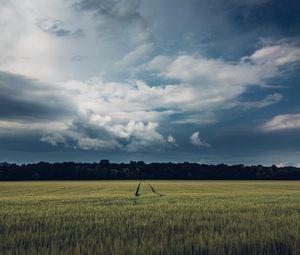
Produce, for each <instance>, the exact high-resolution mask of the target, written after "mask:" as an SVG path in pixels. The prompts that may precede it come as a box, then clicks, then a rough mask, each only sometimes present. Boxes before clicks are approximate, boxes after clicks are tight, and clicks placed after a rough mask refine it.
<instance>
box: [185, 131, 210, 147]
mask: <svg viewBox="0 0 300 255" xmlns="http://www.w3.org/2000/svg"><path fill="white" fill-rule="evenodd" d="M190 141H191V143H192V144H193V145H196V146H200V147H210V144H208V143H206V142H205V141H203V140H202V139H201V138H200V134H199V132H195V133H193V134H192V135H191V137H190Z"/></svg>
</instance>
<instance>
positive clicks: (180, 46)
mask: <svg viewBox="0 0 300 255" xmlns="http://www.w3.org/2000/svg"><path fill="white" fill-rule="evenodd" d="M141 8H142V10H141V12H142V14H143V15H144V16H145V17H146V18H147V19H148V21H149V24H151V27H150V28H151V29H152V30H153V31H154V33H155V35H156V36H157V37H158V39H159V41H160V42H162V43H164V44H165V45H161V47H162V48H163V50H165V51H168V52H171V53H173V54H174V53H177V52H178V51H186V52H190V53H192V54H195V52H198V53H200V54H201V55H204V54H206V55H207V56H209V57H220V56H221V57H223V58H226V59H229V60H236V59H237V58H239V57H240V56H245V55H248V54H249V53H251V52H253V50H254V49H255V48H256V47H257V43H258V42H259V40H260V39H261V38H273V39H275V40H277V39H280V38H282V37H295V36H298V35H299V33H300V15H298V14H299V11H300V2H299V1H297V0H291V1H271V0H255V1H250V0H244V1H238V0H230V1H229V0H217V1H210V0H203V1H197V0H186V1H181V0H165V1H160V0H152V1H143V4H142V7H141ZM174 24H176V25H174Z"/></svg>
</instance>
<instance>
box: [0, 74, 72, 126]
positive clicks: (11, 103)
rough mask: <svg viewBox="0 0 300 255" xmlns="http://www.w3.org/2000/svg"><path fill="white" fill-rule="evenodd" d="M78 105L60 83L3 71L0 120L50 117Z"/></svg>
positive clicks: (70, 111)
mask: <svg viewBox="0 0 300 255" xmlns="http://www.w3.org/2000/svg"><path fill="white" fill-rule="evenodd" d="M75 109H76V107H75V106H74V104H73V103H72V102H71V101H70V100H68V98H66V97H65V96H63V95H61V94H60V93H59V91H58V87H55V86H50V85H49V84H44V83H40V82H38V81H37V80H33V79H29V78H27V77H25V76H21V75H16V74H12V73H7V72H1V71H0V120H31V121H51V120H56V119H63V118H65V117H66V116H69V115H71V114H72V113H73V112H74V110H75Z"/></svg>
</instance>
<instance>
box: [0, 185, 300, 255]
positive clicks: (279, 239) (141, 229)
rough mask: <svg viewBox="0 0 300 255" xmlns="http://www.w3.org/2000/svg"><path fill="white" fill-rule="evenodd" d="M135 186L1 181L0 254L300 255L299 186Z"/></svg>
mask: <svg viewBox="0 0 300 255" xmlns="http://www.w3.org/2000/svg"><path fill="white" fill-rule="evenodd" d="M147 183H150V184H152V186H153V187H154V189H155V190H156V191H157V192H159V193H162V194H163V196H159V195H157V194H155V193H153V192H152V190H151V189H150V187H149V186H148V184H147ZM137 184H138V182H137V181H84V182H79V181H78V182H71V181H70V182H59V181H57V182H0V254H3V255H7V254H30V255H34V254H42V255H44V254H72V255H73V254H104V255H106V254H139V255H142V254H153V255H154V254H155V255H158V254H172V255H176V254H218V255H219V254H243V255H244V254H257V255H258V254H259V255H261V254H272V255H275V254H280V255H283V254H295V255H296V254H300V182H287V181H149V182H146V183H142V185H141V188H140V194H141V195H140V196H138V197H135V195H134V193H135V189H136V187H137Z"/></svg>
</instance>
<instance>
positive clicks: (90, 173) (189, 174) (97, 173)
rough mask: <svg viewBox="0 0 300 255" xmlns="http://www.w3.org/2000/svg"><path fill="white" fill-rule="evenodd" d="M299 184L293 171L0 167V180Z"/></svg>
mask: <svg viewBox="0 0 300 255" xmlns="http://www.w3.org/2000/svg"><path fill="white" fill-rule="evenodd" d="M129 179H156V180H300V169H299V168H296V167H292V166H289V167H280V168H279V167H277V166H275V165H273V166H262V165H256V166H245V165H230V166H229V165H225V164H218V165H207V164H198V163H188V162H184V163H149V164H146V163H144V162H143V161H137V162H136V161H131V162H130V163H110V162H109V161H108V160H101V161H100V162H99V163H75V162H64V163H46V162H39V163H33V164H22V165H17V164H11V163H7V162H2V163H0V180H2V181H14V180H16V181H21V180H129Z"/></svg>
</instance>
